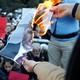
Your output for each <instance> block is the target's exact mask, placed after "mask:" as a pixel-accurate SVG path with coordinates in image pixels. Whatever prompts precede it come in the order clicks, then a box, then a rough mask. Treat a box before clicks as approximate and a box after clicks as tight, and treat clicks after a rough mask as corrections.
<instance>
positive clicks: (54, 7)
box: [50, 6, 58, 12]
mask: <svg viewBox="0 0 80 80" xmlns="http://www.w3.org/2000/svg"><path fill="white" fill-rule="evenodd" d="M57 8H58V6H52V7H51V8H50V11H51V12H54V11H55V10H57Z"/></svg>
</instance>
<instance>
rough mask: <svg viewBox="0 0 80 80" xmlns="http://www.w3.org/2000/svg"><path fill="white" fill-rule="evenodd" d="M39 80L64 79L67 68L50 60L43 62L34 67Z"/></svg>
mask: <svg viewBox="0 0 80 80" xmlns="http://www.w3.org/2000/svg"><path fill="white" fill-rule="evenodd" d="M34 72H35V73H36V74H37V76H38V79H39V80H64V76H65V70H64V69H61V68H59V67H57V66H55V65H52V64H51V63H48V62H42V63H40V64H38V65H36V66H35V67H34Z"/></svg>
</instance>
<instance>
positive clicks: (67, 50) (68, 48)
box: [61, 40, 76, 69]
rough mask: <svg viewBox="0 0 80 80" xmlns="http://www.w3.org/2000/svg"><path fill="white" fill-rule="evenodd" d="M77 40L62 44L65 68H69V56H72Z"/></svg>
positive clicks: (62, 60)
mask: <svg viewBox="0 0 80 80" xmlns="http://www.w3.org/2000/svg"><path fill="white" fill-rule="evenodd" d="M75 42H76V40H72V41H66V42H64V43H63V44H62V45H63V46H62V47H61V49H62V58H61V64H62V66H63V68H65V69H66V68H67V65H68V62H69V58H70V56H71V53H72V50H73V47H74V45H75Z"/></svg>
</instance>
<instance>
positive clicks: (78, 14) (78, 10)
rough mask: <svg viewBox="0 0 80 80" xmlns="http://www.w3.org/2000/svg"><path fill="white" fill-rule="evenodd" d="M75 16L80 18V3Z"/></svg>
mask: <svg viewBox="0 0 80 80" xmlns="http://www.w3.org/2000/svg"><path fill="white" fill-rule="evenodd" d="M75 18H76V19H78V20H80V4H79V5H78V8H77V11H76V14H75Z"/></svg>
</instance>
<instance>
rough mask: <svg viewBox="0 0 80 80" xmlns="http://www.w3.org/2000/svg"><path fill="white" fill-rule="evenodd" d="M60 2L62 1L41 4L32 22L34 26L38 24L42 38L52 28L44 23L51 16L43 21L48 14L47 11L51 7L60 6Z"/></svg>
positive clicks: (54, 0) (47, 1) (49, 0)
mask: <svg viewBox="0 0 80 80" xmlns="http://www.w3.org/2000/svg"><path fill="white" fill-rule="evenodd" d="M60 2H61V0H45V1H44V3H40V4H39V6H38V8H37V10H36V13H35V15H34V18H33V21H32V22H33V24H37V26H38V27H39V29H40V31H39V34H40V36H43V35H45V34H46V32H47V30H48V28H49V26H50V25H48V24H46V27H45V26H44V22H46V21H47V19H48V17H49V16H47V17H46V18H45V20H43V17H44V16H45V15H46V14H47V12H48V11H47V9H49V8H50V7H51V6H54V5H57V4H59V3H60ZM34 27H35V26H34Z"/></svg>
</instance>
